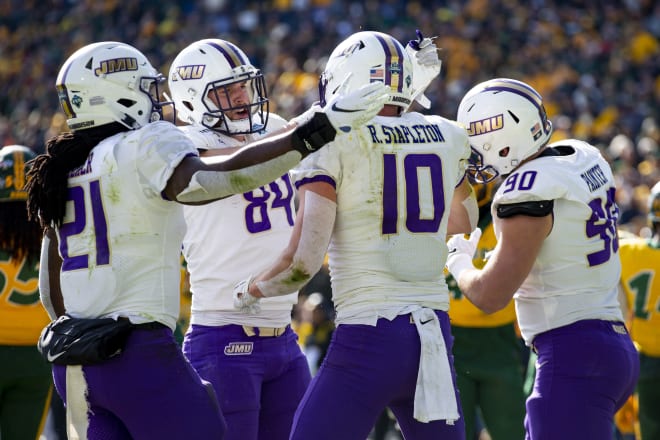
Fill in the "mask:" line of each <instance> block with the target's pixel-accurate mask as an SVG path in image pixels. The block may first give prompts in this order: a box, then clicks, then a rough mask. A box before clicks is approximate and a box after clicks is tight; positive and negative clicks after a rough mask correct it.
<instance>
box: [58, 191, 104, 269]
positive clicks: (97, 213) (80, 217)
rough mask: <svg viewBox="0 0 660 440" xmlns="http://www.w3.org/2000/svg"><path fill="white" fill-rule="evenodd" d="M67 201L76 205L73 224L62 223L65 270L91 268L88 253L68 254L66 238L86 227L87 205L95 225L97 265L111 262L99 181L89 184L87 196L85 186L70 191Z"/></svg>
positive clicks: (63, 263)
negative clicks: (90, 209)
mask: <svg viewBox="0 0 660 440" xmlns="http://www.w3.org/2000/svg"><path fill="white" fill-rule="evenodd" d="M67 202H72V203H73V221H71V222H66V223H62V226H60V228H59V235H60V254H61V255H62V271H67V270H76V269H86V268H88V267H89V254H83V255H69V243H68V241H67V239H68V238H69V237H72V236H74V235H78V234H81V233H82V232H83V231H84V230H85V227H86V226H87V221H88V220H87V214H86V210H85V203H86V202H87V203H90V204H91V207H92V219H91V220H92V223H93V225H94V244H95V247H96V265H97V266H101V265H104V264H108V263H110V246H109V245H108V225H107V223H106V220H105V212H104V210H103V199H102V198H101V187H100V184H99V181H98V180H92V181H91V182H89V196H88V197H85V189H84V188H83V186H82V185H76V186H72V187H70V188H69V191H68V194H67Z"/></svg>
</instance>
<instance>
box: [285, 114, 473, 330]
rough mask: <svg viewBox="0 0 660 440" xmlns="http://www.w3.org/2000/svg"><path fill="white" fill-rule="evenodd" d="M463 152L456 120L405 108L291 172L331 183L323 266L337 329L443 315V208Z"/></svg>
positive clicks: (463, 136) (464, 141) (464, 140)
mask: <svg viewBox="0 0 660 440" xmlns="http://www.w3.org/2000/svg"><path fill="white" fill-rule="evenodd" d="M469 154H470V147H469V144H468V137H467V133H466V131H465V130H464V129H463V128H461V127H460V126H459V125H458V124H457V123H455V122H453V121H449V120H447V119H445V118H442V117H440V116H425V115H422V114H420V113H416V112H411V113H404V114H403V115H402V116H401V117H384V116H377V117H375V118H374V119H372V120H371V121H370V122H369V123H368V124H366V125H365V126H364V127H362V128H361V129H360V130H359V131H353V132H350V133H348V134H344V135H340V136H337V138H336V139H335V141H334V142H332V143H331V144H330V145H328V146H326V147H324V148H322V149H321V150H319V152H318V153H315V154H312V155H310V156H308V157H307V158H305V159H304V160H303V162H301V164H299V166H298V167H297V168H296V169H295V170H293V171H292V176H293V177H294V181H295V182H296V185H299V184H304V183H305V182H306V181H327V182H330V183H333V184H334V185H335V188H336V191H337V217H336V221H335V226H334V230H333V233H332V238H331V241H330V245H329V248H328V257H329V261H328V262H329V268H330V275H331V281H332V296H333V301H334V303H335V307H336V309H337V318H336V322H337V323H338V324H342V323H349V324H368V325H375V324H376V321H377V320H378V318H380V317H385V318H388V319H392V318H394V317H395V316H397V315H399V314H402V313H406V312H407V311H408V310H410V309H411V308H417V307H419V306H424V307H430V308H434V309H440V310H447V309H448V307H449V296H448V289H447V285H446V283H445V278H444V275H443V268H444V266H445V261H446V259H447V245H446V234H447V223H448V219H449V208H450V206H451V200H452V197H453V194H454V189H455V187H456V186H457V185H458V184H459V183H460V181H461V179H462V178H463V176H464V165H465V160H466V159H467V158H468V156H469Z"/></svg>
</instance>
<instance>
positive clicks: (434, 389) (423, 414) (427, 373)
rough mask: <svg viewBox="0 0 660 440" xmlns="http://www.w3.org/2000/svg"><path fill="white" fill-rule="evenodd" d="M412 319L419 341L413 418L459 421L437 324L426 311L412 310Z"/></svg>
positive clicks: (449, 372) (424, 420)
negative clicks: (419, 348) (419, 351)
mask: <svg viewBox="0 0 660 440" xmlns="http://www.w3.org/2000/svg"><path fill="white" fill-rule="evenodd" d="M412 316H413V319H414V321H415V326H416V327H417V332H418V333H419V340H420V342H421V353H420V358H419V372H418V373H417V388H416V389H415V408H414V417H415V419H416V420H419V421H420V422H424V423H428V422H431V421H433V420H447V422H453V421H454V420H458V418H459V415H458V403H457V402H456V394H455V391H454V383H453V382H452V376H451V368H450V366H449V358H448V356H447V347H446V346H445V340H444V338H443V337H442V329H441V328H440V321H439V320H438V317H437V316H436V314H435V312H434V311H433V310H432V309H428V308H421V309H418V310H415V311H414V312H412Z"/></svg>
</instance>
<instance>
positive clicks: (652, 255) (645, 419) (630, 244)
mask: <svg viewBox="0 0 660 440" xmlns="http://www.w3.org/2000/svg"><path fill="white" fill-rule="evenodd" d="M648 207H649V216H648V218H649V226H650V227H651V231H652V234H653V235H652V236H651V238H649V239H643V238H639V237H634V238H626V239H623V240H621V241H620V246H619V254H620V255H621V287H622V288H623V291H624V292H625V294H626V295H625V296H626V303H627V306H628V307H627V308H628V310H629V315H628V323H629V326H630V335H631V336H632V339H633V342H634V343H635V346H636V347H637V350H638V351H639V367H640V369H639V380H638V381H637V398H638V401H639V428H640V431H641V438H642V439H657V438H660V413H659V412H658V407H659V406H660V278H659V277H660V182H658V183H656V184H655V186H654V187H653V189H652V190H651V194H650V195H649V205H648Z"/></svg>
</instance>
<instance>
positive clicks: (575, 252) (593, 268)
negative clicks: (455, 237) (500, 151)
mask: <svg viewBox="0 0 660 440" xmlns="http://www.w3.org/2000/svg"><path fill="white" fill-rule="evenodd" d="M550 147H555V148H558V149H559V150H560V151H562V152H564V153H562V154H564V155H556V156H551V155H546V156H542V157H539V158H536V159H534V160H532V161H530V162H528V163H526V164H524V165H522V166H521V167H520V168H518V169H517V170H515V172H513V173H512V174H510V175H509V176H508V177H507V178H506V179H505V180H504V181H503V182H502V184H501V185H500V187H499V188H498V190H497V193H496V194H495V197H494V198H493V204H492V208H491V210H492V215H493V219H494V227H495V233H496V234H498V224H499V222H500V221H501V220H500V219H499V218H498V217H497V213H496V210H497V207H498V206H499V205H506V204H511V203H520V202H529V201H542V200H554V209H553V217H552V218H553V226H552V231H551V232H550V235H548V237H546V239H545V241H544V242H543V245H542V247H541V251H540V253H539V255H538V257H537V259H536V261H535V262H534V266H533V267H532V270H531V272H530V274H529V276H528V277H527V279H526V280H525V282H524V283H523V285H522V286H521V287H520V289H519V290H518V292H517V293H516V294H515V295H514V298H515V304H516V311H517V315H518V322H519V324H520V330H521V333H522V335H523V337H524V339H525V341H526V342H527V343H528V344H530V343H531V342H532V340H533V339H534V336H535V335H537V334H539V333H542V332H544V331H547V330H550V329H553V328H557V327H561V326H564V325H568V324H571V323H573V322H576V321H578V320H583V319H604V320H623V316H622V314H621V310H620V308H619V303H618V300H617V283H618V281H619V276H620V274H621V263H620V261H619V254H618V241H617V232H616V222H617V218H618V208H617V206H616V203H615V200H614V192H615V187H614V178H613V176H612V170H611V169H610V166H609V165H608V163H607V162H606V161H605V159H604V158H603V157H602V156H601V154H600V152H599V151H598V149H597V148H595V147H593V146H591V145H589V144H587V143H585V142H582V141H577V140H564V141H560V142H556V143H554V144H552V145H550ZM566 152H568V153H569V154H565V153H566Z"/></svg>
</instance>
